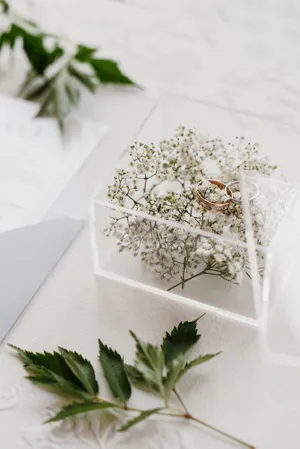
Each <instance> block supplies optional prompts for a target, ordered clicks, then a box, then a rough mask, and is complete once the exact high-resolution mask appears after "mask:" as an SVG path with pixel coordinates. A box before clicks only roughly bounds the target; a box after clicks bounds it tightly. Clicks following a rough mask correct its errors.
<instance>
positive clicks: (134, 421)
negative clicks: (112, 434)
mask: <svg viewBox="0 0 300 449" xmlns="http://www.w3.org/2000/svg"><path fill="white" fill-rule="evenodd" d="M160 410H162V408H161V407H160V408H152V409H150V410H145V411H144V412H141V413H140V414H139V415H138V416H137V417H136V418H133V419H131V420H130V421H128V422H127V423H126V424H124V426H122V427H120V429H119V430H118V431H119V432H124V431H125V430H128V429H130V427H132V426H134V425H135V424H138V423H139V422H141V421H144V420H145V419H147V418H149V416H151V415H154V414H155V413H157V412H159V411H160Z"/></svg>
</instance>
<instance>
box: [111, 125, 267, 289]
mask: <svg viewBox="0 0 300 449" xmlns="http://www.w3.org/2000/svg"><path fill="white" fill-rule="evenodd" d="M129 156H130V161H129V163H128V167H127V168H126V169H118V170H117V171H116V174H115V177H114V179H113V182H112V184H111V185H109V187H108V198H109V201H110V202H112V203H114V204H118V205H120V206H122V207H127V208H130V209H132V210H133V211H142V212H145V213H147V214H148V215H150V216H154V217H162V218H163V219H166V220H169V221H171V222H177V223H181V224H182V225H183V226H184V225H188V226H191V227H194V228H197V229H202V230H204V231H208V232H212V233H215V234H219V235H222V234H226V235H228V234H229V235H230V236H231V237H234V238H236V239H237V240H239V241H245V224H244V219H243V211H242V206H241V204H240V203H239V202H231V203H230V205H229V206H228V208H227V209H226V210H224V211H219V212H216V211H213V210H206V209H205V208H204V207H203V206H202V205H201V204H199V203H198V201H197V200H196V198H195V190H196V188H197V185H198V188H199V190H200V192H201V194H203V196H205V197H206V198H207V199H208V200H209V201H212V202H225V201H228V197H226V195H225V193H224V189H220V188H219V187H218V186H216V185H214V184H212V183H210V182H209V181H208V179H211V178H212V176H211V173H212V169H213V172H214V173H217V172H219V175H217V176H216V175H214V176H213V178H214V179H219V180H220V181H222V182H223V183H227V182H230V181H233V180H237V179H238V174H239V167H240V166H242V167H243V168H244V170H247V171H250V172H251V171H252V172H257V173H260V174H263V175H264V176H270V175H271V173H272V172H273V170H274V169H275V168H276V166H272V165H269V163H268V161H267V160H266V159H264V158H263V157H261V156H260V154H259V146H258V144H257V143H254V144H252V143H249V142H247V141H246V140H245V139H244V138H243V137H239V138H236V139H235V141H234V142H226V141H224V140H223V139H221V138H216V139H212V138H211V137H205V136H200V135H199V134H198V133H197V132H196V131H195V130H194V129H190V128H187V127H185V126H183V125H180V126H179V127H178V128H177V129H176V130H175V133H174V135H173V137H171V138H170V139H169V140H162V141H161V142H159V144H158V145H157V146H155V145H154V144H153V143H151V144H145V143H142V142H133V143H132V144H131V145H130V147H129ZM233 196H234V199H235V200H240V198H241V194H240V192H239V191H238V190H236V191H234V192H233ZM251 209H252V210H251V212H252V214H253V229H254V234H255V240H256V243H258V244H262V243H263V242H264V238H265V236H264V234H263V226H264V223H265V218H266V217H265V216H264V215H263V214H262V211H261V210H260V208H259V207H258V205H256V204H255V203H253V204H252V207H251ZM106 235H113V236H114V237H115V238H116V239H117V244H118V249H119V251H125V250H126V251H130V252H131V253H132V254H133V255H134V256H138V255H139V256H140V257H141V260H142V261H143V263H144V264H145V265H146V267H147V268H148V269H149V270H151V271H152V272H153V273H154V274H155V275H157V276H158V277H160V278H162V279H164V280H165V281H167V282H170V281H172V280H173V284H174V282H176V283H175V284H174V285H173V286H172V287H170V288H169V290H171V289H173V288H174V287H177V286H182V287H184V285H185V283H186V282H187V281H188V280H189V279H190V278H195V277H196V276H197V275H200V273H207V274H219V275H220V276H221V277H222V278H223V279H226V280H228V281H231V282H235V283H240V282H241V281H242V279H243V275H244V273H245V270H246V267H247V266H248V264H247V254H246V250H245V249H243V248H238V247H234V245H230V244H227V243H222V242H216V241H215V240H214V239H210V238H207V237H203V236H202V235H198V234H193V233H191V232H189V231H187V230H186V229H184V228H183V229H178V228H174V227H172V226H169V225H165V224H160V223H158V222H156V221H152V220H149V219H144V218H140V217H136V216H134V215H132V214H123V215H121V216H118V217H117V216H115V217H111V223H110V225H109V227H108V228H107V229H106ZM178 281H179V282H178Z"/></svg>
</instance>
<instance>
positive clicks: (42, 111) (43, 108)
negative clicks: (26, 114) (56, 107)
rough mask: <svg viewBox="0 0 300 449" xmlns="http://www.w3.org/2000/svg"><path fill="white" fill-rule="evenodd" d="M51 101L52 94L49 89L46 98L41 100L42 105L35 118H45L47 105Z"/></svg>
mask: <svg viewBox="0 0 300 449" xmlns="http://www.w3.org/2000/svg"><path fill="white" fill-rule="evenodd" d="M52 100H53V92H52V90H51V89H50V90H49V92H48V93H47V95H46V97H45V98H44V99H43V101H42V103H41V107H40V109H39V110H38V112H37V114H36V115H35V117H36V118H37V117H45V116H46V115H47V111H48V109H49V105H50V104H51V101H52Z"/></svg>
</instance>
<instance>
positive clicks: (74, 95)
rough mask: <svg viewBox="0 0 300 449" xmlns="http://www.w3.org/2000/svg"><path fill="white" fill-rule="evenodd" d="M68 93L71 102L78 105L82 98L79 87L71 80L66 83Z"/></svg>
mask: <svg viewBox="0 0 300 449" xmlns="http://www.w3.org/2000/svg"><path fill="white" fill-rule="evenodd" d="M66 93H67V95H68V98H69V101H70V103H72V104H73V105H74V106H78V104H79V100H80V92H79V89H77V88H76V87H75V86H73V84H71V82H70V83H68V84H66Z"/></svg>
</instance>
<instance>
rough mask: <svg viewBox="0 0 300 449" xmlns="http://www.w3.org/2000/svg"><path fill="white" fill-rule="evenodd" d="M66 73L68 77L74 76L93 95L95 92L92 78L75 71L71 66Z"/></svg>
mask: <svg viewBox="0 0 300 449" xmlns="http://www.w3.org/2000/svg"><path fill="white" fill-rule="evenodd" d="M68 71H69V73H70V75H72V76H74V77H75V78H76V79H77V80H78V81H79V82H80V83H81V84H83V85H84V86H85V87H86V88H87V89H88V90H89V91H90V92H92V93H94V92H95V90H96V86H95V83H94V81H93V78H92V77H91V76H90V75H87V74H86V73H82V72H80V71H79V70H77V69H75V67H73V66H72V65H70V66H69V67H68Z"/></svg>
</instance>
